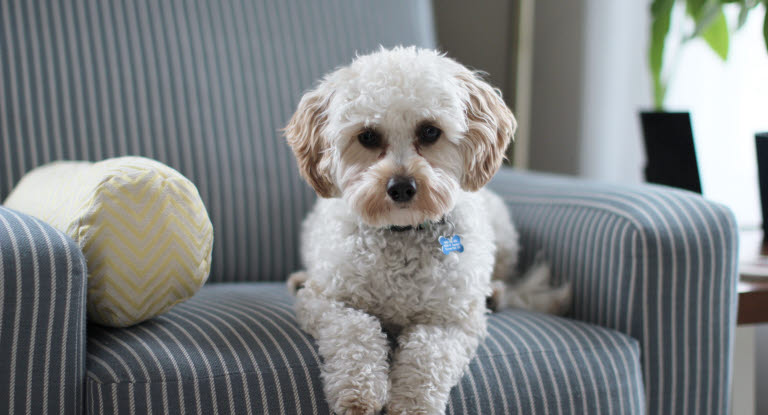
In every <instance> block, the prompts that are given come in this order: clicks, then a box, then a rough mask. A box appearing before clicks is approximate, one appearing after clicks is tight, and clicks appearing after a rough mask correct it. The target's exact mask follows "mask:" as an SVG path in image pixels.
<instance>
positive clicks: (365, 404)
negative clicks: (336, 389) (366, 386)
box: [333, 391, 384, 415]
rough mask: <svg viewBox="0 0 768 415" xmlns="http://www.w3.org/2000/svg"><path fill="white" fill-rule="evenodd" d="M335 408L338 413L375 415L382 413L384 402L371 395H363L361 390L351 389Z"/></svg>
mask: <svg viewBox="0 0 768 415" xmlns="http://www.w3.org/2000/svg"><path fill="white" fill-rule="evenodd" d="M349 392H351V393H349V394H348V395H347V396H345V397H344V398H342V399H340V400H339V401H338V402H337V403H336V404H335V405H334V408H333V412H334V413H335V414H336V415H374V414H378V413H381V409H382V407H383V406H384V402H381V401H380V400H377V399H372V398H371V397H363V396H361V394H360V391H349Z"/></svg>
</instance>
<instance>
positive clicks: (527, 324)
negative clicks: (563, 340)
mask: <svg viewBox="0 0 768 415" xmlns="http://www.w3.org/2000/svg"><path fill="white" fill-rule="evenodd" d="M524 317H525V318H520V319H517V321H516V322H515V325H517V326H518V327H520V328H521V329H522V330H523V331H524V332H526V333H527V334H528V335H529V336H531V338H532V339H533V340H534V342H535V343H536V345H537V346H538V347H539V349H540V350H546V348H545V347H544V345H543V344H542V343H541V342H540V341H539V340H538V338H537V336H535V335H534V334H533V332H532V331H531V330H535V331H536V332H537V333H539V334H540V335H541V337H543V338H544V339H545V340H546V341H547V343H549V344H550V346H552V348H553V349H554V350H557V351H558V352H559V350H558V349H557V345H556V344H555V342H554V341H553V340H552V337H550V336H549V335H548V334H547V332H545V331H544V330H543V329H542V328H541V327H538V326H537V325H536V324H533V322H531V319H532V318H534V317H532V316H528V315H526V316H524ZM566 353H567V354H568V355H569V356H571V361H574V360H573V354H572V353H571V350H570V349H569V348H566ZM553 354H554V355H555V359H556V360H557V364H558V366H560V373H561V374H562V379H564V380H565V394H566V396H567V397H568V405H569V408H570V412H568V413H575V404H574V402H573V394H572V393H570V391H572V390H573V388H572V387H571V380H570V379H569V376H568V375H569V374H568V370H567V369H566V366H565V364H564V363H563V359H562V357H561V354H562V353H553ZM550 374H551V376H552V385H553V386H554V389H555V399H556V400H557V411H558V413H560V414H562V413H563V408H562V406H561V404H560V402H561V400H562V399H561V398H560V393H559V392H558V385H557V382H555V379H556V378H557V376H556V375H555V373H554V372H553V371H550ZM577 374H578V371H577ZM577 378H578V379H579V381H581V376H580V375H578V376H577ZM580 386H581V389H582V393H583V391H584V386H583V385H580Z"/></svg>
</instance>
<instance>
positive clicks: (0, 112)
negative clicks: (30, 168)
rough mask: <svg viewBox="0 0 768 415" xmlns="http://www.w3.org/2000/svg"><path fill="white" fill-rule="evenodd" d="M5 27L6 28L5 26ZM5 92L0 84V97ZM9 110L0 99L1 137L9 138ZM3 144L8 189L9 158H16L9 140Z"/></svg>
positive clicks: (10, 177) (11, 177)
mask: <svg viewBox="0 0 768 415" xmlns="http://www.w3.org/2000/svg"><path fill="white" fill-rule="evenodd" d="M6 27H7V26H6ZM0 79H5V73H4V72H3V65H0ZM6 94H7V92H6V90H5V82H0V97H5V96H7V95H6ZM9 113H10V110H9V109H8V108H7V106H6V103H5V99H0V133H2V137H9V136H10V132H9V131H8V115H7V114H9ZM0 141H2V142H3V164H4V165H5V180H6V188H8V189H10V188H12V187H13V184H14V177H15V175H14V174H13V168H12V167H11V157H18V156H17V155H16V154H14V153H13V152H12V151H11V140H7V139H6V140H0Z"/></svg>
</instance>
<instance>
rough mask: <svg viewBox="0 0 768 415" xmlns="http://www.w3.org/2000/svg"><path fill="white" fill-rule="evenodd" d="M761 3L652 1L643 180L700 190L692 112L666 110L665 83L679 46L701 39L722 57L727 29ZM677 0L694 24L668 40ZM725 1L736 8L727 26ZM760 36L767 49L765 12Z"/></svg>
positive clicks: (739, 0) (755, 0)
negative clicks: (671, 50)
mask: <svg viewBox="0 0 768 415" xmlns="http://www.w3.org/2000/svg"><path fill="white" fill-rule="evenodd" d="M761 3H763V4H764V5H765V6H766V9H768V0H653V2H652V3H651V27H650V41H649V47H648V63H649V66H650V70H651V77H652V79H653V98H654V110H653V111H645V112H642V113H641V114H640V118H641V124H642V127H643V136H644V140H645V148H646V159H647V165H646V168H645V178H646V180H647V181H649V182H652V183H659V184H665V185H669V186H675V187H680V188H683V189H688V190H691V191H694V192H698V193H701V183H700V180H699V170H698V164H697V161H696V152H695V149H694V141H693V131H692V129H691V121H690V115H689V114H688V112H667V111H665V110H664V100H665V97H666V93H667V87H668V85H669V82H670V80H671V79H672V78H673V76H674V69H675V67H676V63H677V62H676V61H677V59H678V58H679V54H680V51H681V50H682V49H683V48H684V47H685V46H686V44H688V43H689V42H691V41H693V40H694V39H702V40H704V41H705V42H706V43H707V45H709V47H710V49H712V51H713V52H714V53H715V54H716V55H717V56H719V57H720V58H721V59H722V60H726V59H727V58H728V50H729V42H730V33H731V30H738V29H740V28H741V27H742V25H743V24H744V22H745V21H746V19H747V16H748V15H749V13H750V11H752V10H753V9H754V8H755V7H757V6H758V5H759V4H761ZM677 4H680V5H681V6H684V7H685V15H686V16H687V18H690V19H691V20H692V23H693V25H692V27H693V29H692V30H691V31H690V33H687V34H685V35H683V36H682V37H680V38H676V39H672V38H671V37H670V36H669V29H670V25H671V23H672V20H673V17H674V16H675V15H674V14H673V10H674V8H675V5H677ZM726 4H731V5H734V6H738V7H740V11H739V17H738V22H737V23H736V24H735V25H731V26H729V24H728V21H727V20H726V17H725V14H724V13H723V8H724V6H725V5H726ZM763 36H764V39H765V46H766V50H768V13H766V20H765V21H764V23H763ZM672 42H676V43H677V46H678V47H677V49H676V56H671V58H672V59H671V62H665V58H666V57H665V49H666V47H667V46H670V45H671V44H672ZM667 55H668V54H667ZM667 57H669V56H667Z"/></svg>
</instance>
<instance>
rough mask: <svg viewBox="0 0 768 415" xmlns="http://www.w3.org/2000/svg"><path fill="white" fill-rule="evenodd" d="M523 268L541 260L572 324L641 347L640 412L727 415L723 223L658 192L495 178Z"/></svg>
mask: <svg viewBox="0 0 768 415" xmlns="http://www.w3.org/2000/svg"><path fill="white" fill-rule="evenodd" d="M491 188H492V189H493V190H495V191H496V192H497V193H499V194H500V195H501V196H502V197H503V198H504V200H505V201H506V202H507V204H508V206H509V207H510V209H511V212H512V216H513V220H514V222H515V224H516V226H517V227H518V229H519V231H520V243H521V246H522V247H523V251H524V255H523V258H521V263H522V264H524V265H525V264H530V263H531V261H532V260H533V258H534V256H535V255H536V254H537V253H538V252H539V251H541V252H542V253H543V255H544V257H545V258H546V259H547V260H548V261H549V262H550V263H551V265H552V271H553V276H554V279H555V281H563V280H568V281H572V282H573V286H574V309H573V315H574V317H575V318H577V319H579V320H584V321H588V322H591V323H595V324H599V325H601V326H604V327H609V328H612V329H615V330H618V331H621V332H623V333H626V334H628V335H630V336H632V337H634V338H636V339H638V341H639V342H640V345H641V347H642V353H641V354H642V364H643V376H644V381H645V390H646V403H647V408H648V412H649V413H653V414H682V413H691V414H694V413H701V412H702V411H705V410H713V412H712V413H727V411H728V410H729V405H730V402H729V401H730V384H731V383H730V380H731V376H732V370H731V369H732V356H731V354H732V350H733V336H734V329H735V326H736V304H737V291H736V284H737V281H738V273H737V268H736V267H737V257H738V246H737V245H738V231H737V227H736V222H735V220H734V218H733V215H732V213H731V212H730V211H729V210H728V209H727V208H725V207H724V206H722V205H719V204H716V203H713V202H710V201H707V200H705V199H704V198H702V197H701V196H700V195H697V194H694V193H690V192H685V191H679V190H675V189H672V188H668V187H662V186H652V185H638V186H619V185H611V184H605V183H595V182H590V181H587V180H580V179H575V178H566V177H560V176H552V175H543V174H536V173H522V172H518V171H514V170H508V169H504V170H503V171H502V172H500V173H499V174H498V175H497V177H496V178H495V179H494V181H493V182H492V183H491Z"/></svg>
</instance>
